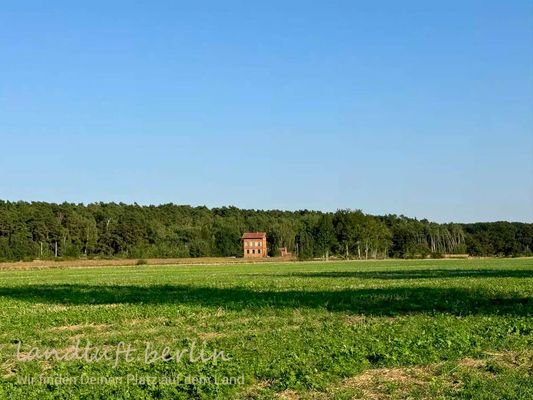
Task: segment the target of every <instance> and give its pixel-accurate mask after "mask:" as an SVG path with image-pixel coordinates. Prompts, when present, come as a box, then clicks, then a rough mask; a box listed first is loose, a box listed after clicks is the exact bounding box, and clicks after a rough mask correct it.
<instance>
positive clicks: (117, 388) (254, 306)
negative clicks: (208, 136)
mask: <svg viewBox="0 0 533 400" xmlns="http://www.w3.org/2000/svg"><path fill="white" fill-rule="evenodd" d="M0 323H1V326H0V398H7V399H19V398H20V399H22V398H23V399H47V398H49V399H57V398H64V399H70V398H76V397H77V398H83V399H107V398H117V399H151V398H157V399H175V398H178V399H179V398H183V399H189V398H199V399H203V398H205V399H210V398H228V399H229V398H284V397H285V398H324V399H329V398H358V397H359V398H405V397H409V396H411V397H413V398H424V397H426V398H435V397H451V398H454V397H457V398H494V399H499V398H524V399H529V398H533V383H532V382H533V379H531V378H532V371H533V362H532V356H531V352H530V350H531V348H533V260H532V259H488V260H435V261H430V260H423V261H404V260H398V261H383V262H375V261H373V262H329V263H319V262H314V263H286V264H275V263H274V264H273V263H268V264H253V265H244V264H243V265H227V266H225V265H216V266H215V265H212V266H174V267H173V266H146V265H143V266H131V267H120V268H117V267H102V268H91V269H87V270H84V269H79V268H77V269H68V268H67V269H48V270H33V271H15V270H9V271H2V272H0ZM77 342H80V343H81V345H84V344H85V343H87V342H90V343H91V345H93V346H101V347H102V348H104V347H105V348H110V349H113V348H115V347H116V346H117V345H118V344H119V343H120V342H124V343H127V344H130V345H131V346H132V347H134V348H136V349H140V350H143V349H144V348H145V346H146V343H150V345H151V346H152V347H153V348H156V349H162V348H163V347H165V346H169V347H171V348H172V349H183V348H187V347H188V346H189V347H190V346H191V344H192V343H193V342H194V343H197V344H198V346H203V348H205V349H207V350H213V351H214V350H219V351H220V350H222V351H224V352H225V353H226V354H228V355H230V356H231V360H229V361H220V360H218V361H213V362H207V363H198V362H190V360H181V362H163V361H158V362H155V363H151V364H146V363H145V362H144V359H143V358H142V357H137V359H136V360H134V361H133V362H124V361H123V360H122V361H121V362H119V363H118V364H117V365H116V366H115V365H113V362H104V361H102V362H94V363H88V362H85V361H83V360H72V361H54V360H48V361H46V360H40V361H21V360H17V358H16V349H17V346H20V348H21V349H22V351H23V352H26V353H28V352H30V349H31V348H32V347H39V348H55V349H59V350H63V351H66V350H68V349H69V348H72V346H74V345H75V344H76V343H77ZM19 343H21V344H19ZM26 355H27V354H26ZM41 374H44V375H45V376H58V375H61V376H70V377H79V376H81V375H84V376H93V377H100V376H106V377H126V376H128V375H138V376H141V377H142V376H150V377H154V376H155V377H159V378H162V377H165V376H176V375H180V374H181V376H198V377H200V376H201V377H205V378H206V381H205V382H203V383H202V384H188V383H185V382H184V383H182V384H161V382H155V383H154V382H146V383H142V382H141V383H130V384H128V383H121V382H119V381H117V382H115V383H110V384H99V385H88V384H81V383H79V384H70V385H64V384H50V383H48V384H40V383H37V384H24V383H23V382H21V381H20V378H21V377H24V376H36V377H38V376H40V375H41ZM221 377H243V379H244V384H240V383H239V384H234V385H224V384H221V383H220V378H221Z"/></svg>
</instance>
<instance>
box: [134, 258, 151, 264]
mask: <svg viewBox="0 0 533 400" xmlns="http://www.w3.org/2000/svg"><path fill="white" fill-rule="evenodd" d="M146 264H148V261H146V260H145V259H144V258H139V259H138V260H137V263H136V264H135V265H146Z"/></svg>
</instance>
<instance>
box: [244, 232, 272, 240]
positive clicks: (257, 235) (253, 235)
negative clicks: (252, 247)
mask: <svg viewBox="0 0 533 400" xmlns="http://www.w3.org/2000/svg"><path fill="white" fill-rule="evenodd" d="M266 235H267V234H266V232H246V233H244V234H243V235H242V238H243V239H264V238H266Z"/></svg>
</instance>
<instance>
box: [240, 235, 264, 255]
mask: <svg viewBox="0 0 533 400" xmlns="http://www.w3.org/2000/svg"><path fill="white" fill-rule="evenodd" d="M242 241H243V247H244V257H246V258H260V257H266V256H267V254H268V249H267V235H266V232H247V233H245V234H243V235H242Z"/></svg>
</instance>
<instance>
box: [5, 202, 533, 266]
mask: <svg viewBox="0 0 533 400" xmlns="http://www.w3.org/2000/svg"><path fill="white" fill-rule="evenodd" d="M255 231H264V232H267V234H268V245H269V255H271V256H276V255H278V254H279V249H280V248H281V247H287V248H288V250H289V251H292V252H293V254H294V255H295V256H298V257H299V258H301V259H310V258H317V257H323V258H328V257H330V256H331V255H335V256H337V257H344V258H358V259H369V258H386V257H397V258H415V257H429V256H433V257H440V256H443V255H445V254H470V255H474V256H526V255H532V254H533V253H532V250H533V224H528V223H518V222H512V223H511V222H491V223H474V224H460V223H448V224H438V223H435V222H430V221H428V220H426V219H422V220H417V219H414V218H408V217H405V216H403V215H400V216H397V215H386V216H373V215H369V214H365V213H363V212H362V211H360V210H338V211H336V212H332V213H329V212H319V211H309V210H301V211H279V210H270V211H262V210H244V209H239V208H236V207H221V208H212V209H209V208H207V207H192V206H183V205H174V204H163V205H158V206H141V205H137V204H133V205H131V204H123V203H118V204H117V203H92V204H88V205H84V204H71V203H62V204H54V203H45V202H31V203H30V202H22V201H19V202H9V201H1V200H0V261H8V260H31V259H37V258H39V259H50V258H66V257H69V258H71V257H87V258H92V257H124V258H155V257H214V256H216V257H233V256H241V255H242V243H241V235H242V233H243V232H255Z"/></svg>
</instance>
